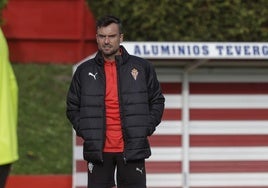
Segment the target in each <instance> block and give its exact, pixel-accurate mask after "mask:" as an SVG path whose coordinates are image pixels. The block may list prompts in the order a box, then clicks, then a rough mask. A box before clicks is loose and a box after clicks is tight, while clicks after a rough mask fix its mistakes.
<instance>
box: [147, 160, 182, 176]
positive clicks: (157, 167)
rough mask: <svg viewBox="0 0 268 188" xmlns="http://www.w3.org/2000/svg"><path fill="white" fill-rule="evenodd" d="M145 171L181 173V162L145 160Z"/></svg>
mask: <svg viewBox="0 0 268 188" xmlns="http://www.w3.org/2000/svg"><path fill="white" fill-rule="evenodd" d="M145 165H146V173H147V174H148V173H181V169H182V167H181V166H182V165H181V162H172V161H169V162H156V161H154V162H150V161H147V162H146V163H145Z"/></svg>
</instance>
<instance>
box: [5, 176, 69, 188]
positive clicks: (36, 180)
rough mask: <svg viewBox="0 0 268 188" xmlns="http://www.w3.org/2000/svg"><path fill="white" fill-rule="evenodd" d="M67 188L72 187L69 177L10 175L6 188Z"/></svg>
mask: <svg viewBox="0 0 268 188" xmlns="http://www.w3.org/2000/svg"><path fill="white" fill-rule="evenodd" d="M19 187H21V188H37V187H38V188H68V187H70V188H71V187H72V176H71V175H11V176H9V177H8V180H7V185H6V188H19Z"/></svg>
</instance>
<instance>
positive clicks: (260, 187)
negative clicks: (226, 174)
mask: <svg viewBox="0 0 268 188" xmlns="http://www.w3.org/2000/svg"><path fill="white" fill-rule="evenodd" d="M191 188H208V187H207V186H206V187H192V186H191ZM209 188H267V186H253V187H252V186H243V187H241V186H225V187H223V186H213V187H209Z"/></svg>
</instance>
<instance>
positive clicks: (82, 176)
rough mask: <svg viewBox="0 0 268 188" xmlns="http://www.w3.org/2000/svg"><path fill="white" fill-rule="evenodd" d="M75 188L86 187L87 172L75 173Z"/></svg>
mask: <svg viewBox="0 0 268 188" xmlns="http://www.w3.org/2000/svg"><path fill="white" fill-rule="evenodd" d="M74 180H75V182H76V186H85V185H87V172H77V173H76V174H75V176H74Z"/></svg>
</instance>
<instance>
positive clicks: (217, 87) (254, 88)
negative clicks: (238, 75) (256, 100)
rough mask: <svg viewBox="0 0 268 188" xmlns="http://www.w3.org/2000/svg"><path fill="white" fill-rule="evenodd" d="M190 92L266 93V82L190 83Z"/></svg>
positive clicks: (267, 91)
mask: <svg viewBox="0 0 268 188" xmlns="http://www.w3.org/2000/svg"><path fill="white" fill-rule="evenodd" d="M190 93H191V94H268V83H190Z"/></svg>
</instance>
